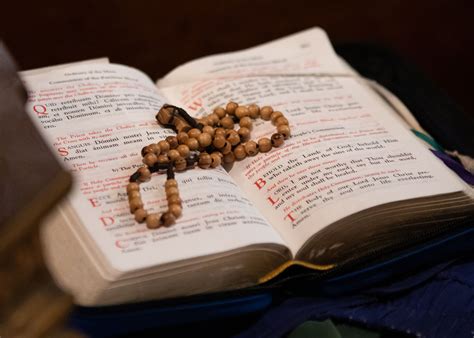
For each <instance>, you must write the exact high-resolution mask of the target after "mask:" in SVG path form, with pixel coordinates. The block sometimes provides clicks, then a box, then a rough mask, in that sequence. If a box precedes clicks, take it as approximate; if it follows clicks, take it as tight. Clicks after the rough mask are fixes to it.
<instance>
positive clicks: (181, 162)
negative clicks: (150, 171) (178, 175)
mask: <svg viewBox="0 0 474 338" xmlns="http://www.w3.org/2000/svg"><path fill="white" fill-rule="evenodd" d="M187 166H188V163H187V162H186V159H185V158H184V157H182V156H180V157H178V158H177V159H176V160H174V167H175V169H176V170H177V171H183V170H185V169H186V167H187Z"/></svg>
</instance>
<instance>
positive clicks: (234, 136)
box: [226, 129, 240, 146]
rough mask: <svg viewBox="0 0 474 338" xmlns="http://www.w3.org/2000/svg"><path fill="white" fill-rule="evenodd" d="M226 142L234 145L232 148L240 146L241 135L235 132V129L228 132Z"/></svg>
mask: <svg viewBox="0 0 474 338" xmlns="http://www.w3.org/2000/svg"><path fill="white" fill-rule="evenodd" d="M226 140H227V142H229V143H230V145H232V146H235V145H237V144H239V142H240V136H239V133H238V132H236V131H235V130H233V129H232V130H229V131H228V132H227V137H226Z"/></svg>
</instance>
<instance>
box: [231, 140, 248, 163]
mask: <svg viewBox="0 0 474 338" xmlns="http://www.w3.org/2000/svg"><path fill="white" fill-rule="evenodd" d="M234 156H235V159H236V160H238V161H240V160H243V159H244V158H245V157H247V153H246V152H245V148H244V146H243V145H241V144H239V145H238V146H237V147H235V149H234Z"/></svg>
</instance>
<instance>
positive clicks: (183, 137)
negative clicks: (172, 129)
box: [176, 132, 189, 144]
mask: <svg viewBox="0 0 474 338" xmlns="http://www.w3.org/2000/svg"><path fill="white" fill-rule="evenodd" d="M176 138H177V139H178V143H179V144H186V142H187V141H188V139H189V136H188V133H185V132H180V133H178V135H177V136H176Z"/></svg>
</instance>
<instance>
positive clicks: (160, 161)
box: [158, 154, 170, 164]
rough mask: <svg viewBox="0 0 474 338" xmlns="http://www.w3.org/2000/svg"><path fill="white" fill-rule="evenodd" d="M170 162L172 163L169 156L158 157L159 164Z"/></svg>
mask: <svg viewBox="0 0 474 338" xmlns="http://www.w3.org/2000/svg"><path fill="white" fill-rule="evenodd" d="M169 162H170V159H169V157H168V155H166V154H161V155H160V156H158V163H159V164H167V163H169Z"/></svg>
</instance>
